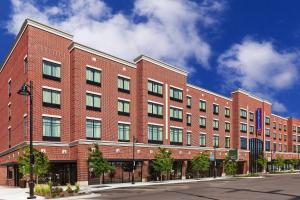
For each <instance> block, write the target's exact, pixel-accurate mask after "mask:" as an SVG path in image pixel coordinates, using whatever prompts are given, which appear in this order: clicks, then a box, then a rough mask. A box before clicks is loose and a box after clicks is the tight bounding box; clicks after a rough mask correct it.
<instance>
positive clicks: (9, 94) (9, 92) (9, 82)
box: [8, 80, 11, 97]
mask: <svg viewBox="0 0 300 200" xmlns="http://www.w3.org/2000/svg"><path fill="white" fill-rule="evenodd" d="M8 96H9V97H10V96H11V80H9V81H8Z"/></svg>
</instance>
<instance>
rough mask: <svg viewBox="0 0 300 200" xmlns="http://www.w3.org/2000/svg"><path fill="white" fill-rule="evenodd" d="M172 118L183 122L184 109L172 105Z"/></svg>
mask: <svg viewBox="0 0 300 200" xmlns="http://www.w3.org/2000/svg"><path fill="white" fill-rule="evenodd" d="M170 120H174V121H179V122H182V109H179V108H173V107H170Z"/></svg>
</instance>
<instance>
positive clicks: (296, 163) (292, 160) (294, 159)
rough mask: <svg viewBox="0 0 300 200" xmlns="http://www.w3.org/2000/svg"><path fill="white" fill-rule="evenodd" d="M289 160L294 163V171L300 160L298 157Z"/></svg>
mask: <svg viewBox="0 0 300 200" xmlns="http://www.w3.org/2000/svg"><path fill="white" fill-rule="evenodd" d="M288 162H289V164H291V165H292V171H293V170H294V169H295V167H296V165H298V162H299V161H298V159H296V158H293V159H290V160H288Z"/></svg>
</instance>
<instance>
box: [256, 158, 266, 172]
mask: <svg viewBox="0 0 300 200" xmlns="http://www.w3.org/2000/svg"><path fill="white" fill-rule="evenodd" d="M257 164H258V165H259V166H260V167H261V168H263V170H264V171H265V169H266V167H267V164H268V160H267V159H266V158H265V157H264V155H263V154H261V155H259V156H258V159H257Z"/></svg>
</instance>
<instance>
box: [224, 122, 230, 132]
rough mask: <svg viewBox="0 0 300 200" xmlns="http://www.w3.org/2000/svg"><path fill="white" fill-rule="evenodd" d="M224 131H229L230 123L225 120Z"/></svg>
mask: <svg viewBox="0 0 300 200" xmlns="http://www.w3.org/2000/svg"><path fill="white" fill-rule="evenodd" d="M225 132H230V123H229V122H225Z"/></svg>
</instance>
